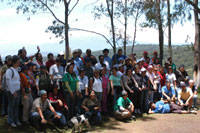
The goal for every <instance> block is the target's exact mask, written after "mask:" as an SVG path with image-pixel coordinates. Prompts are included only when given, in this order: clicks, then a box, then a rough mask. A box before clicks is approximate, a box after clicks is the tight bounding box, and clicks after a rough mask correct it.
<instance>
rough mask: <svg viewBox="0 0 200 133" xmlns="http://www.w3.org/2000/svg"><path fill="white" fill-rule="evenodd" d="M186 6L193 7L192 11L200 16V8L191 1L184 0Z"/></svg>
mask: <svg viewBox="0 0 200 133" xmlns="http://www.w3.org/2000/svg"><path fill="white" fill-rule="evenodd" d="M185 1H186V2H187V3H188V4H190V5H191V6H193V7H194V9H195V10H196V11H197V12H198V13H199V14H200V8H199V7H198V6H197V5H196V4H195V3H194V2H192V1H190V0H185Z"/></svg>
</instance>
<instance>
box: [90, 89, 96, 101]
mask: <svg viewBox="0 0 200 133" xmlns="http://www.w3.org/2000/svg"><path fill="white" fill-rule="evenodd" d="M89 96H90V99H94V98H95V93H94V91H90V94H89Z"/></svg>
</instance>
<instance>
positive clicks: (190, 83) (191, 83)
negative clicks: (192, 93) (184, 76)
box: [189, 79, 194, 87]
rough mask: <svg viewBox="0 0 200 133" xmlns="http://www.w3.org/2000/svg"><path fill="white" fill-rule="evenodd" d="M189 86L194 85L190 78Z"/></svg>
mask: <svg viewBox="0 0 200 133" xmlns="http://www.w3.org/2000/svg"><path fill="white" fill-rule="evenodd" d="M189 86H191V87H193V86H194V80H192V79H190V80H189Z"/></svg>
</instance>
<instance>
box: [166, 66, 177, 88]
mask: <svg viewBox="0 0 200 133" xmlns="http://www.w3.org/2000/svg"><path fill="white" fill-rule="evenodd" d="M166 80H169V81H170V84H171V86H172V87H174V89H177V85H176V75H175V74H174V73H173V70H172V67H171V66H169V67H168V72H167V73H166Z"/></svg>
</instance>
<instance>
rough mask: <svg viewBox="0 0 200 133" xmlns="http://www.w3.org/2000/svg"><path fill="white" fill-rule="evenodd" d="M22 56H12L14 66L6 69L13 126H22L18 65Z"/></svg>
mask: <svg viewBox="0 0 200 133" xmlns="http://www.w3.org/2000/svg"><path fill="white" fill-rule="evenodd" d="M19 65H20V58H19V57H18V56H17V55H14V56H13V58H12V67H10V68H9V69H8V70H7V71H6V86H7V96H8V124H9V125H10V126H11V127H17V126H21V123H20V121H19V104H20V76H19V72H18V67H19Z"/></svg>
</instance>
